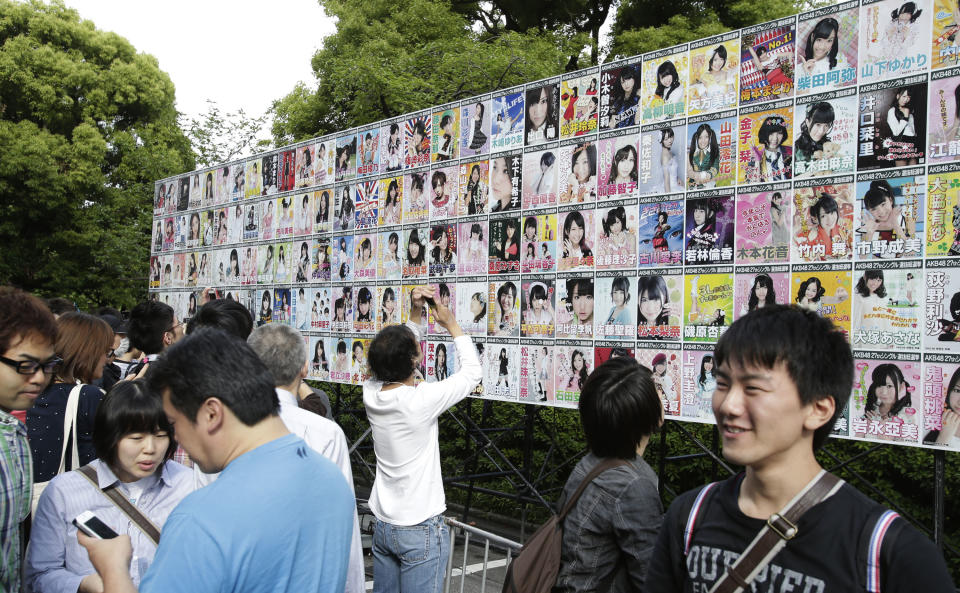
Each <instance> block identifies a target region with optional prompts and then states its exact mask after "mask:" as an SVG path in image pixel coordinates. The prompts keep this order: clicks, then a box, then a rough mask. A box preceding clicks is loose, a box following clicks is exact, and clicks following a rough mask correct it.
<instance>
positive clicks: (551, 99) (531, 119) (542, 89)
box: [524, 82, 560, 146]
mask: <svg viewBox="0 0 960 593" xmlns="http://www.w3.org/2000/svg"><path fill="white" fill-rule="evenodd" d="M526 96H527V101H526V111H525V113H526V117H525V118H524V134H525V137H526V144H527V146H533V145H535V144H540V143H543V142H548V141H550V140H556V139H557V138H558V137H559V127H560V124H559V121H558V116H559V111H560V85H558V84H557V83H555V82H552V83H548V84H545V85H542V86H536V87H534V88H530V89H527V92H526Z"/></svg>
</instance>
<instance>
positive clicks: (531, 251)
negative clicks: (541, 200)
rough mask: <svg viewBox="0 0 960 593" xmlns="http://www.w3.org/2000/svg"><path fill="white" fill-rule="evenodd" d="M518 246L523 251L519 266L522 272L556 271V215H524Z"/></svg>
mask: <svg viewBox="0 0 960 593" xmlns="http://www.w3.org/2000/svg"><path fill="white" fill-rule="evenodd" d="M520 247H521V251H522V252H523V257H522V258H521V259H520V266H521V269H522V271H523V273H524V274H530V273H533V274H539V273H542V272H554V271H556V266H557V215H556V214H539V215H537V216H526V217H524V219H523V236H522V237H521V238H520Z"/></svg>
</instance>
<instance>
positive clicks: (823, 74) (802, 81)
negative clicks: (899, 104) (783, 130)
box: [796, 0, 860, 96]
mask: <svg viewBox="0 0 960 593" xmlns="http://www.w3.org/2000/svg"><path fill="white" fill-rule="evenodd" d="M859 16H860V10H859V3H858V2H856V0H853V1H851V2H843V3H841V4H837V5H835V6H828V7H826V8H820V9H818V10H813V11H810V12H806V13H803V14H800V15H798V21H799V23H798V25H797V76H796V79H797V95H798V96H799V95H806V94H809V93H819V92H823V91H832V90H834V89H838V88H841V87H845V86H852V85H854V84H856V82H857V45H858V43H859V38H860V36H859V30H858V27H857V19H858V18H859Z"/></svg>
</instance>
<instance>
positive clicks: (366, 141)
mask: <svg viewBox="0 0 960 593" xmlns="http://www.w3.org/2000/svg"><path fill="white" fill-rule="evenodd" d="M357 160H358V163H357V177H366V176H368V175H376V174H378V173H379V172H380V129H379V128H374V129H372V130H366V131H363V132H357Z"/></svg>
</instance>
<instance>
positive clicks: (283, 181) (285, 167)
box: [248, 149, 297, 192]
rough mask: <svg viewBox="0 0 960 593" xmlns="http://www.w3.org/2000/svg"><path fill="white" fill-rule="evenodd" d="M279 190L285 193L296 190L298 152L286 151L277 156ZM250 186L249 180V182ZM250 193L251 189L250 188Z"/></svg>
mask: <svg viewBox="0 0 960 593" xmlns="http://www.w3.org/2000/svg"><path fill="white" fill-rule="evenodd" d="M277 159H278V160H277V190H278V191H281V192H284V191H290V190H291V189H293V188H294V185H295V178H296V169H297V166H296V159H297V155H296V151H295V150H293V149H291V150H285V151H283V152H281V153H280V154H279V155H277ZM248 186H249V180H248ZM248 191H249V187H248Z"/></svg>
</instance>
